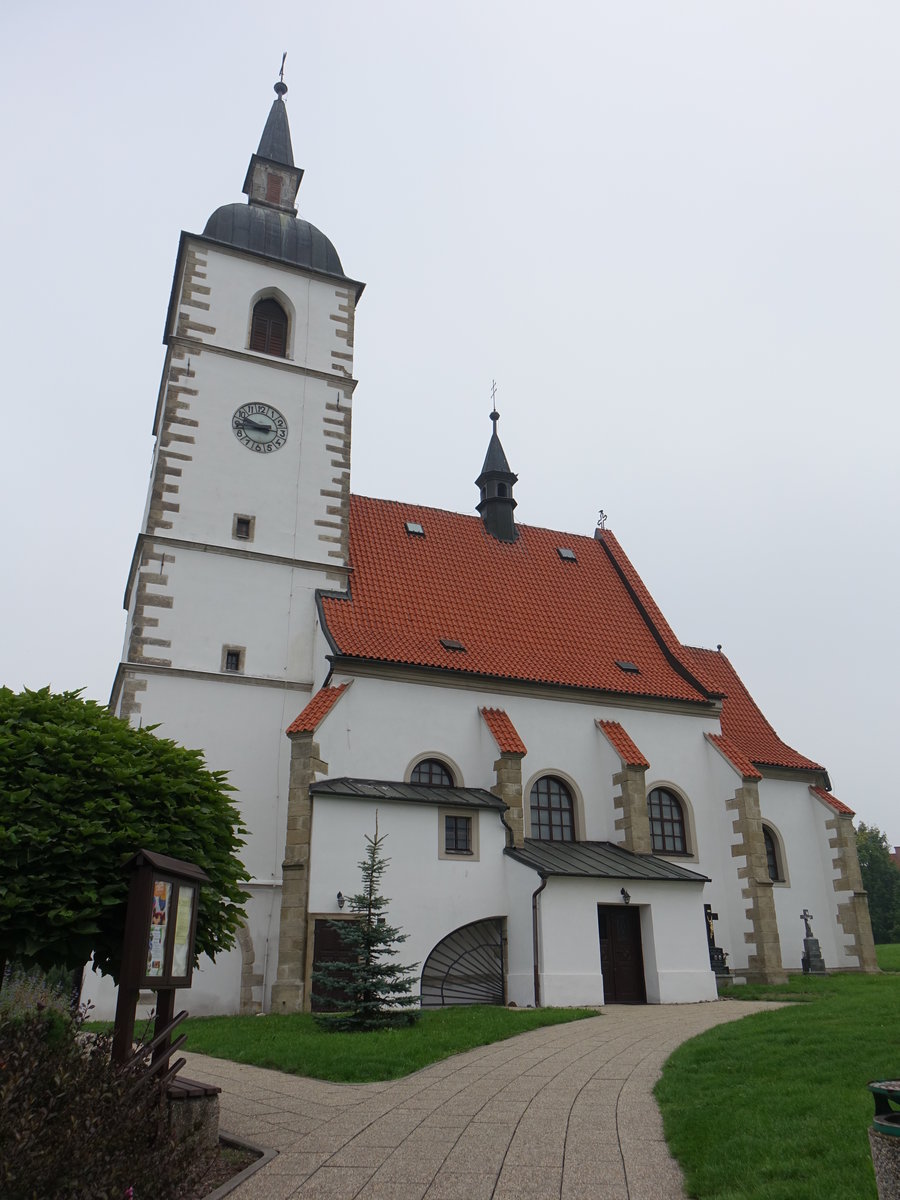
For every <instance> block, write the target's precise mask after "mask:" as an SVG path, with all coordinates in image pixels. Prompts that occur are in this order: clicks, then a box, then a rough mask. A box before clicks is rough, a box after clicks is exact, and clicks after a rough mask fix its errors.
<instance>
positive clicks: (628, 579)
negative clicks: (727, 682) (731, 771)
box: [594, 529, 722, 699]
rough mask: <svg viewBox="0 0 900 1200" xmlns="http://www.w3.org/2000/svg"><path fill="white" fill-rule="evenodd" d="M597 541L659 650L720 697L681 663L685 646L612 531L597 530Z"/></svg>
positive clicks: (702, 688)
mask: <svg viewBox="0 0 900 1200" xmlns="http://www.w3.org/2000/svg"><path fill="white" fill-rule="evenodd" d="M594 540H595V541H597V542H599V543H600V545H601V546H602V547H603V549H604V550H605V551H606V553H607V555H608V556H609V560H610V562H611V563H612V564H613V566H614V567H615V569H616V571H617V572H618V574H619V576H620V578H621V580H622V582H623V584H624V585H625V588H626V590H627V591H628V593H629V595H630V596H631V597H632V600H633V603H634V605H635V607H636V608H637V610H638V612H639V613H640V615H641V616H642V617H643V619H644V621H645V622H646V624H647V628H648V629H649V630H650V632H651V633H652V634H653V636H654V637H655V638H656V640H657V642H658V644H659V647H660V649H661V650H662V652H663V653H664V654H665V655H666V657H667V658H668V659H669V662H670V664H671V665H672V667H673V669H674V670H675V671H677V672H678V674H679V675H681V677H682V678H683V679H685V680H687V682H688V683H689V684H690V685H691V686H692V687H695V688H697V690H698V691H700V692H704V693H706V695H707V697H709V698H710V699H713V698H719V697H721V695H722V693H721V692H719V691H717V690H716V689H715V688H714V687H711V686H710V684H709V681H708V680H704V679H701V678H700V676H699V675H698V674H697V673H696V672H695V671H692V670H691V669H690V667H689V666H688V664H687V663H686V662H684V661H683V660H682V657H681V652H683V650H684V646H683V645H682V643H681V642H680V641H679V640H678V638H677V637H676V636H675V632H674V630H673V629H672V626H671V625H670V624H669V622H668V621H667V620H666V618H665V617H664V616H663V614H662V610H661V609H660V607H659V605H658V604H657V603H656V601H655V600H654V599H653V596H652V595H651V593H650V590H649V588H648V587H647V585H646V584H645V583H644V581H643V579H641V577H640V575H639V574H638V573H637V571H636V569H635V567H634V564H633V563H632V561H631V559H630V558H629V557H628V555H627V554H626V553H625V551H624V550H623V549H622V547H621V545H620V544H619V540H618V538H617V537H616V535H615V534H614V533H613V532H612V530H611V529H598V530H597V531H596V534H595V536H594Z"/></svg>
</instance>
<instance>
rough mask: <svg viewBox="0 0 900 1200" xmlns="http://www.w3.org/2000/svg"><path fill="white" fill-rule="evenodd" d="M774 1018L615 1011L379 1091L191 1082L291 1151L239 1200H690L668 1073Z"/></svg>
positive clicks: (721, 1006)
mask: <svg viewBox="0 0 900 1200" xmlns="http://www.w3.org/2000/svg"><path fill="white" fill-rule="evenodd" d="M767 1007H770V1006H766V1005H763V1004H758V1003H748V1002H746V1001H718V1002H715V1001H714V1002H711V1003H708V1004H695V1005H677V1006H676V1005H654V1006H646V1007H630V1006H629V1007H608V1008H606V1009H604V1010H603V1012H602V1014H601V1015H600V1016H599V1017H597V1018H596V1019H594V1020H587V1021H578V1022H573V1023H571V1024H568V1025H560V1026H555V1027H552V1028H549V1029H543V1030H534V1031H532V1032H530V1033H524V1034H520V1035H518V1036H517V1037H515V1038H512V1039H510V1040H508V1041H505V1042H502V1043H498V1044H497V1045H495V1046H486V1047H481V1048H479V1049H478V1050H472V1051H469V1052H468V1053H466V1054H462V1055H459V1056H457V1057H456V1058H453V1059H446V1060H444V1061H443V1062H440V1063H435V1064H433V1065H432V1066H431V1067H427V1068H425V1070H423V1071H420V1072H417V1073H416V1074H415V1075H412V1076H410V1077H409V1078H407V1079H402V1080H394V1081H391V1082H387V1083H379V1084H334V1083H325V1082H321V1081H318V1080H313V1079H303V1078H300V1077H297V1076H291V1075H282V1074H279V1073H278V1072H274V1071H266V1070H262V1069H260V1068H257V1067H248V1066H246V1065H244V1064H236V1063H227V1062H223V1061H221V1060H217V1059H211V1058H206V1057H204V1056H201V1055H188V1056H187V1057H188V1059H189V1062H188V1066H187V1073H188V1074H189V1075H190V1076H191V1077H193V1078H195V1079H203V1080H207V1081H209V1082H211V1083H216V1084H217V1085H218V1086H219V1087H221V1088H222V1094H221V1097H220V1107H221V1114H222V1115H221V1125H222V1128H224V1129H228V1130H230V1131H231V1132H233V1133H235V1134H236V1135H237V1136H239V1137H246V1138H249V1139H250V1140H252V1141H254V1142H256V1143H258V1144H260V1145H263V1146H272V1147H275V1148H278V1149H279V1150H280V1151H281V1153H280V1154H279V1155H278V1156H277V1157H276V1158H275V1159H274V1160H273V1161H272V1162H271V1163H268V1164H267V1165H266V1166H265V1167H263V1168H262V1169H261V1170H260V1171H258V1172H257V1173H256V1174H255V1175H253V1176H251V1178H250V1179H248V1180H247V1181H246V1182H245V1183H243V1184H242V1185H241V1186H240V1187H239V1188H237V1189H236V1190H235V1191H234V1192H233V1193H232V1196H233V1200H294V1198H296V1200H683V1196H684V1192H683V1187H682V1179H681V1172H680V1170H679V1169H678V1166H677V1164H676V1163H675V1162H674V1161H673V1160H672V1158H671V1157H670V1156H669V1153H668V1149H667V1147H666V1145H665V1142H664V1141H663V1140H662V1123H661V1120H660V1117H659V1112H658V1110H657V1108H656V1104H655V1101H654V1100H653V1096H652V1088H653V1085H654V1083H655V1082H656V1079H657V1078H658V1076H659V1072H660V1070H661V1067H662V1064H663V1062H664V1061H665V1059H666V1058H667V1057H668V1055H669V1054H670V1053H671V1051H672V1050H673V1049H674V1048H675V1047H676V1046H677V1045H679V1044H680V1043H681V1042H682V1041H685V1040H686V1039H687V1038H689V1037H692V1036H693V1035H694V1034H696V1033H700V1032H702V1031H703V1030H704V1029H708V1028H711V1027H712V1026H714V1025H718V1024H721V1023H723V1022H725V1021H732V1020H736V1019H738V1018H739V1017H742V1016H745V1015H747V1014H749V1013H753V1012H758V1011H760V1010H761V1009H764V1008H767Z"/></svg>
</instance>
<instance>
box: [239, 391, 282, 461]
mask: <svg viewBox="0 0 900 1200" xmlns="http://www.w3.org/2000/svg"><path fill="white" fill-rule="evenodd" d="M231 428H232V429H233V430H234V436H235V437H236V438H237V440H238V441H239V442H240V443H241V445H242V446H246V447H247V449H248V450H255V451H256V452H257V453H258V454H271V453H272V452H273V451H274V450H280V449H281V447H282V446H283V445H284V443H285V442H286V441H287V435H288V427H287V421H286V420H285V419H284V417H283V416H282V415H281V413H280V412H279V411H278V409H277V408H272V406H271V405H270V404H258V403H256V402H253V403H251V404H242V405H241V407H240V408H239V409H237V410H236V411H235V414H234V416H233V417H232V418H231Z"/></svg>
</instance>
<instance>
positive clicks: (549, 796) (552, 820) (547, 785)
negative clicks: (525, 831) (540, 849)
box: [531, 775, 575, 842]
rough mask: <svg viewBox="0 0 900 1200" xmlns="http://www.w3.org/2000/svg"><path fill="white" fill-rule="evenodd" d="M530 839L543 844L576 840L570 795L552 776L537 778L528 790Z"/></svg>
mask: <svg viewBox="0 0 900 1200" xmlns="http://www.w3.org/2000/svg"><path fill="white" fill-rule="evenodd" d="M531 836H532V837H533V838H538V839H539V840H540V841H542V842H574V841H575V805H574V803H573V801H572V793H571V792H570V791H569V789H568V788H567V787H566V785H565V784H564V783H563V781H562V780H561V779H557V778H556V776H555V775H543V776H542V777H541V778H540V779H536V780H535V782H534V786H533V787H532V789H531Z"/></svg>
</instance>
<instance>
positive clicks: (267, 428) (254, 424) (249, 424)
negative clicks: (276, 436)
mask: <svg viewBox="0 0 900 1200" xmlns="http://www.w3.org/2000/svg"><path fill="white" fill-rule="evenodd" d="M241 424H242V426H243V427H244V429H261V430H262V432H263V433H271V432H272V426H271V425H260V423H259V422H258V421H251V420H250V418H249V417H244V418H243V420H242V421H241Z"/></svg>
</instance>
